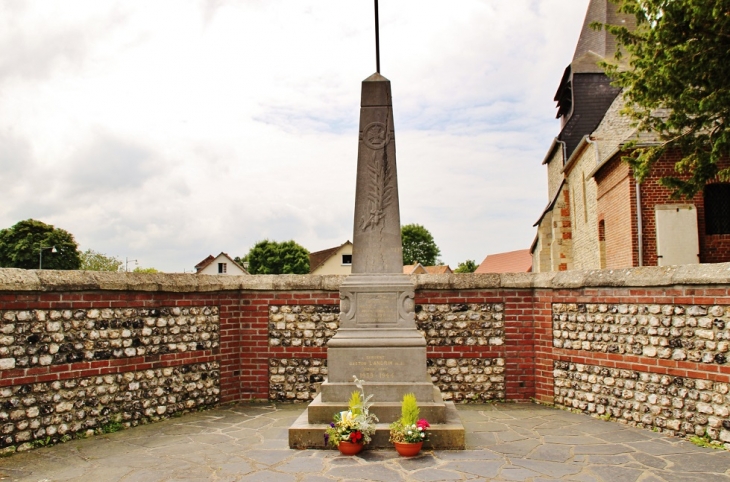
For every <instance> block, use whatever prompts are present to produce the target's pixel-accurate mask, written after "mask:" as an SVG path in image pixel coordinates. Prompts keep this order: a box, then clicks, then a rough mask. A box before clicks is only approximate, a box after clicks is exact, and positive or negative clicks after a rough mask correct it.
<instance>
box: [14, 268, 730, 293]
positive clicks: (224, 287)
mask: <svg viewBox="0 0 730 482" xmlns="http://www.w3.org/2000/svg"><path fill="white" fill-rule="evenodd" d="M346 278H347V276H345V275H310V274H307V275H294V274H288V275H245V276H244V275H242V276H232V275H199V274H182V273H169V274H168V273H114V272H108V271H107V272H105V271H56V270H25V269H16V268H0V291H5V292H8V291H40V292H44V291H53V292H57V291H160V292H177V293H191V292H212V291H312V290H314V291H338V290H339V289H340V285H341V284H342V282H343V281H344V280H345V279H346ZM410 279H411V280H412V281H413V284H414V287H415V289H416V290H475V289H502V288H510V289H580V288H584V287H585V288H588V287H590V288H594V287H624V288H631V287H653V286H677V285H728V284H730V263H716V264H691V265H682V266H646V267H641V268H625V269H603V270H588V271H581V270H572V271H560V272H548V273H501V274H500V273H483V274H476V273H452V274H420V275H412V276H411V277H410Z"/></svg>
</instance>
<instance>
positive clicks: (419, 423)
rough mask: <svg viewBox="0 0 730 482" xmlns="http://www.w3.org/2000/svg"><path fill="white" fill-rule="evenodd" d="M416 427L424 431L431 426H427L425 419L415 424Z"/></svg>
mask: <svg viewBox="0 0 730 482" xmlns="http://www.w3.org/2000/svg"><path fill="white" fill-rule="evenodd" d="M416 427H418V428H422V429H424V430H426V429H427V428H429V427H431V425H429V423H428V422H427V421H426V419H425V418H422V419H421V420H419V421H418V422H416Z"/></svg>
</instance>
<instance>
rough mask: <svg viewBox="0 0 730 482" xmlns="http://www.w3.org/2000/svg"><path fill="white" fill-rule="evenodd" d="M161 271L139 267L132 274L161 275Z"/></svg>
mask: <svg viewBox="0 0 730 482" xmlns="http://www.w3.org/2000/svg"><path fill="white" fill-rule="evenodd" d="M159 272H160V271H159V270H157V269H155V268H143V267H141V266H137V267H136V268H134V270H132V273H159Z"/></svg>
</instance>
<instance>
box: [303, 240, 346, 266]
mask: <svg viewBox="0 0 730 482" xmlns="http://www.w3.org/2000/svg"><path fill="white" fill-rule="evenodd" d="M348 244H352V243H351V242H350V240H349V239H348V240H347V241H345V242H344V243H342V244H341V245H339V246H335V247H334V248H327V249H323V250H322V251H316V252H314V253H309V272H310V273H314V270H316V269H317V268H319V267H320V266H322V265H323V264H324V263H326V262H327V260H328V259H330V258H331V257H332V256H334V255H336V254H337V252H338V251H339V250H340V249H342V247H343V246H347V245H348Z"/></svg>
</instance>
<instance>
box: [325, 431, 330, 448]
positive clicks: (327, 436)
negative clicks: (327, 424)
mask: <svg viewBox="0 0 730 482" xmlns="http://www.w3.org/2000/svg"><path fill="white" fill-rule="evenodd" d="M329 442H330V434H328V433H325V434H324V444H325V445H327V444H328V443H329Z"/></svg>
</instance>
